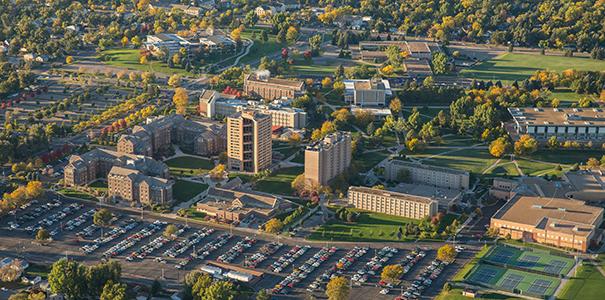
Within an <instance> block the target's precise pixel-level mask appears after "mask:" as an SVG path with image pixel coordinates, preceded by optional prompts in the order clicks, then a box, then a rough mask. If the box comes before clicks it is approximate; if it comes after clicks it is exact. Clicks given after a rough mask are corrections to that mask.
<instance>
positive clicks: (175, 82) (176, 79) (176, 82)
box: [168, 74, 181, 88]
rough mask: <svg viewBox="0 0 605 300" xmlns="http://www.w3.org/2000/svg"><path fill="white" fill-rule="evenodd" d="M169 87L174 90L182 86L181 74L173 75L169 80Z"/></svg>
mask: <svg viewBox="0 0 605 300" xmlns="http://www.w3.org/2000/svg"><path fill="white" fill-rule="evenodd" d="M168 85H169V86H171V87H173V88H176V87H179V86H181V76H180V75H179V74H172V75H171V76H170V78H168Z"/></svg>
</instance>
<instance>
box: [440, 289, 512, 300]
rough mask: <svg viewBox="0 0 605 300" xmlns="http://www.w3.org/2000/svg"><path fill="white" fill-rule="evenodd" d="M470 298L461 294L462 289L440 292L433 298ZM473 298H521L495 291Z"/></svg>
mask: <svg viewBox="0 0 605 300" xmlns="http://www.w3.org/2000/svg"><path fill="white" fill-rule="evenodd" d="M468 299H471V298H469V297H467V296H462V289H452V290H450V291H449V292H447V293H445V292H442V293H441V294H439V296H437V297H436V298H435V300H468ZM475 299H500V300H517V299H523V298H516V297H510V296H506V295H501V294H496V293H486V294H483V293H482V294H481V295H480V296H479V297H476V298H475Z"/></svg>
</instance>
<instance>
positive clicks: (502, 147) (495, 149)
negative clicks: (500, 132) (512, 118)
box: [489, 137, 510, 157]
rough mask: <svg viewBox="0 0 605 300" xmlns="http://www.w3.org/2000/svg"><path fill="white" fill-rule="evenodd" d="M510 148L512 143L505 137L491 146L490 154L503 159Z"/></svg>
mask: <svg viewBox="0 0 605 300" xmlns="http://www.w3.org/2000/svg"><path fill="white" fill-rule="evenodd" d="M509 147H510V143H509V142H508V141H507V140H506V138H504V137H499V138H497V139H495V140H493V141H492V142H491V143H490V144H489V154H491V155H492V156H493V157H502V155H504V153H506V151H507V150H508V148H509Z"/></svg>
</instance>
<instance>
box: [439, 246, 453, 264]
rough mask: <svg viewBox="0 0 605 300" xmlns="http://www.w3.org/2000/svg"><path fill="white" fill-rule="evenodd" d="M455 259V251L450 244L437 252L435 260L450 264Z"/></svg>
mask: <svg viewBox="0 0 605 300" xmlns="http://www.w3.org/2000/svg"><path fill="white" fill-rule="evenodd" d="M454 258H456V249H454V246H452V245H450V244H445V245H443V246H441V247H440V248H439V249H438V250H437V259H438V260H441V261H445V262H452V261H454Z"/></svg>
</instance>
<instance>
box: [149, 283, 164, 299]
mask: <svg viewBox="0 0 605 300" xmlns="http://www.w3.org/2000/svg"><path fill="white" fill-rule="evenodd" d="M161 291H162V284H161V283H160V282H159V281H158V280H157V279H154V280H153V282H152V283H151V291H150V292H151V296H156V295H157V294H158V293H160V292H161Z"/></svg>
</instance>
